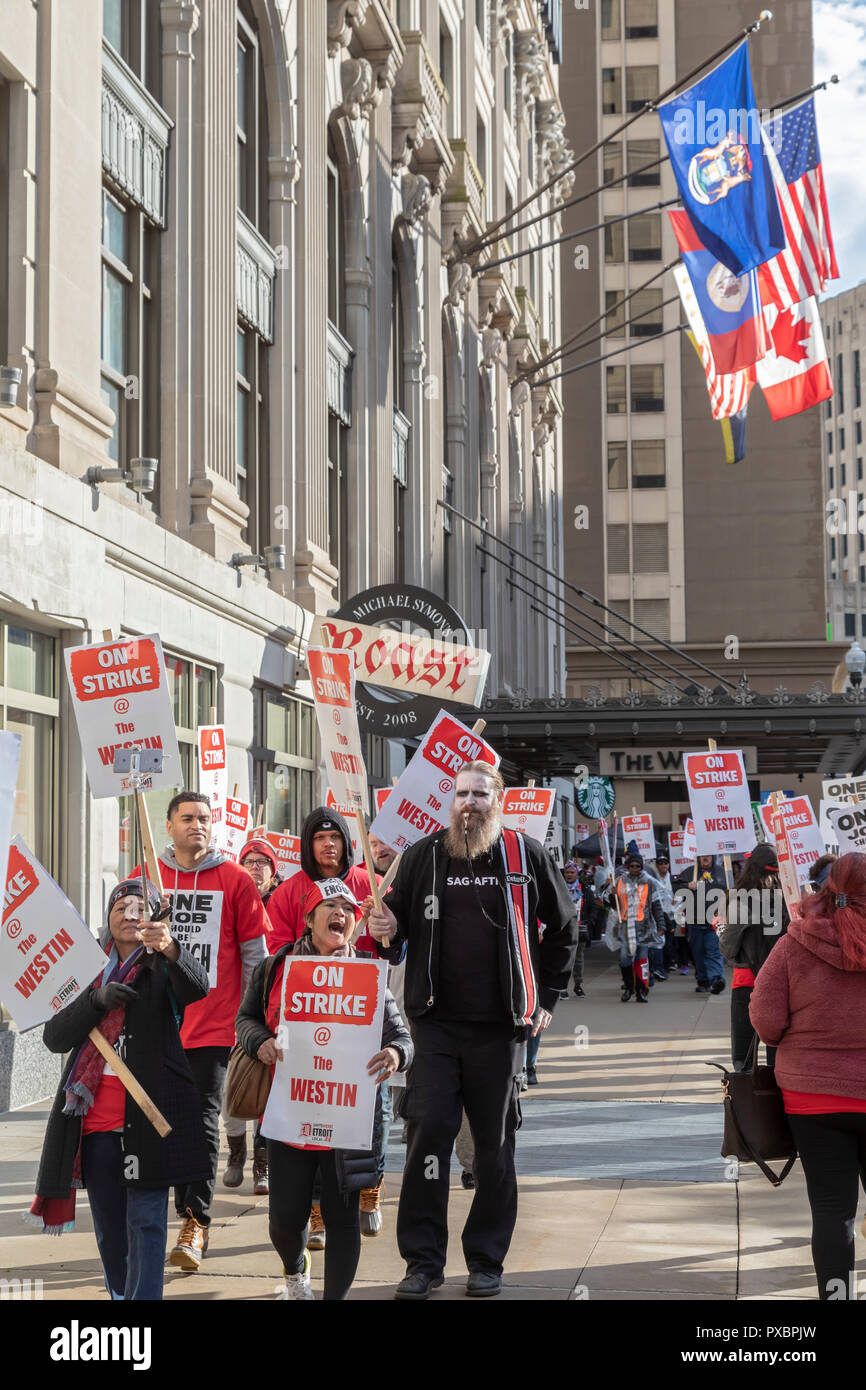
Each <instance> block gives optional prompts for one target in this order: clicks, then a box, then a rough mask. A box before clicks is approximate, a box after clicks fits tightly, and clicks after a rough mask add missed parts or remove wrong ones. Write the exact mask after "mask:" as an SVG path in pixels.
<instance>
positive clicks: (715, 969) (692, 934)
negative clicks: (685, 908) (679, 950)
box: [689, 927, 725, 985]
mask: <svg viewBox="0 0 866 1390" xmlns="http://www.w3.org/2000/svg"><path fill="white" fill-rule="evenodd" d="M689 945H690V946H691V948H692V955H693V956H694V958H695V974H696V975H697V977H698V984H699V985H711V984H712V983H713V981H714V980H719V979H722V980H723V979H724V978H725V967H724V964H723V962H722V953H721V951H720V950H719V938H718V937H717V936H716V933H715V932H714V931H713V929H712V927H689Z"/></svg>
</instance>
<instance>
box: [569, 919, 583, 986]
mask: <svg viewBox="0 0 866 1390" xmlns="http://www.w3.org/2000/svg"><path fill="white" fill-rule="evenodd" d="M581 932H583V928H582V927H581ZM585 955H586V938H585V937H584V936H583V935H581V936H580V938H579V940H578V943H577V950H576V951H575V953H574V967H573V969H572V972H571V982H572V984H573V985H574V988H575V989H579V988H580V987H581V986H582V985H583V958H584V956H585Z"/></svg>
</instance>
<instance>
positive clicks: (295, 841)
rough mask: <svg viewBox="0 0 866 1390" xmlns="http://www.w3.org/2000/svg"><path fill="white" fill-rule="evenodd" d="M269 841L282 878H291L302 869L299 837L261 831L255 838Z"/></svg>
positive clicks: (275, 831)
mask: <svg viewBox="0 0 866 1390" xmlns="http://www.w3.org/2000/svg"><path fill="white" fill-rule="evenodd" d="M255 838H256V839H259V840H267V842H268V844H269V845H270V847H271V849H272V850H273V851H274V854H275V855H276V856H277V872H278V873H279V875H280V878H282V879H287V878H291V877H292V875H293V874H296V873H297V872H298V870H299V869H300V867H301V840H300V836H298V835H281V834H280V833H279V831H277V830H266V831H264V833H262V831H261V830H260V831H259V832H258V834H257V835H256V837H255Z"/></svg>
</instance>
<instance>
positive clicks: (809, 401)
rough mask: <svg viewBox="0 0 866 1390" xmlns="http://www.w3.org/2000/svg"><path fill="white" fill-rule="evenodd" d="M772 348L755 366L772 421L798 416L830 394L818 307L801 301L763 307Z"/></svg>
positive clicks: (814, 302) (830, 381)
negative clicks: (786, 305)
mask: <svg viewBox="0 0 866 1390" xmlns="http://www.w3.org/2000/svg"><path fill="white" fill-rule="evenodd" d="M764 319H765V321H766V324H767V327H768V329H769V330H770V337H771V338H772V340H773V345H772V347H771V349H770V351H769V352H768V353H767V356H766V357H763V358H761V360H760V361H759V362H758V363H757V366H756V371H757V374H758V385H759V386H760V387H761V390H762V391H763V393H764V396H765V397H766V401H767V405H768V406H769V408H770V414H771V416H772V417H773V419H774V420H784V419H786V417H787V416H789V415H799V414H800V412H801V411H803V410H809V409H811V407H812V406H813V405H818V403H819V402H820V401H826V400H828V399H829V397H830V396H832V394H833V382H832V379H831V377H830V367H829V364H828V362H827V349H826V347H825V345H824V334H823V332H822V331H821V320H820V318H819V316H818V305H817V303H816V301H815V300H814V299H804V300H803V301H802V303H800V304H795V305H793V307H791V308H787V309H781V310H780V309H777V308H776V306H775V305H769V304H765V305H764Z"/></svg>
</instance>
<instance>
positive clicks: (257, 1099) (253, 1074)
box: [225, 959, 276, 1120]
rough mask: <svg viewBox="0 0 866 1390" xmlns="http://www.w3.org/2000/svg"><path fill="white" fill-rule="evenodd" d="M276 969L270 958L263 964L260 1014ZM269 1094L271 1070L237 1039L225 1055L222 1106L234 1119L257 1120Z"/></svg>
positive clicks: (264, 1007) (265, 1005)
mask: <svg viewBox="0 0 866 1390" xmlns="http://www.w3.org/2000/svg"><path fill="white" fill-rule="evenodd" d="M275 969H276V959H274V961H273V963H272V965H271V968H270V970H268V968H267V966H265V978H264V985H263V988H262V1013H263V1014H266V1013H267V1007H268V991H269V990H270V986H271V980H272V979H273V977H274V970H275ZM270 1093H271V1069H270V1067H269V1066H268V1065H267V1063H266V1062H260V1061H259V1059H258V1057H251V1056H250V1055H249V1053H248V1052H246V1051H245V1050H244V1048H243V1047H242V1046H241V1044H240V1043H239V1042H236V1043H235V1045H234V1047H233V1048H232V1050H231V1053H230V1054H229V1065H228V1071H227V1072H226V1087H225V1107H226V1114H228V1115H231V1117H232V1119H235V1120H258V1119H259V1117H260V1116H261V1115H263V1114H264V1112H265V1106H266V1105H267V1103H268V1096H269V1095H270Z"/></svg>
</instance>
